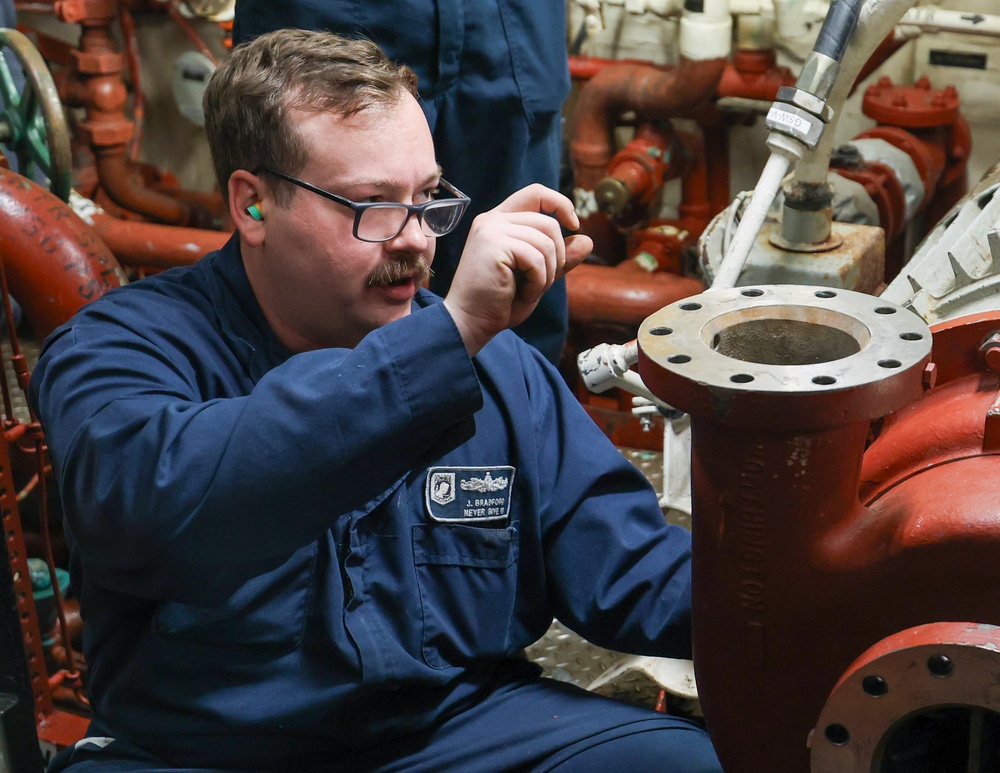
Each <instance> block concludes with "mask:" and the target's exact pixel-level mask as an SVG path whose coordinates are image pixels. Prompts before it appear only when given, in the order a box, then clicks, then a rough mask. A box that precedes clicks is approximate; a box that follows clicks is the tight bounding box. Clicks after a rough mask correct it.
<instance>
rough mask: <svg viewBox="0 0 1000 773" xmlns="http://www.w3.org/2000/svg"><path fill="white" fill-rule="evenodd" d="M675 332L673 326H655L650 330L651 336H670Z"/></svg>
mask: <svg viewBox="0 0 1000 773" xmlns="http://www.w3.org/2000/svg"><path fill="white" fill-rule="evenodd" d="M673 332H674V329H673V328H670V327H654V328H653V329H652V330H650V331H649V334H650V335H651V336H668V335H670V334H671V333H673Z"/></svg>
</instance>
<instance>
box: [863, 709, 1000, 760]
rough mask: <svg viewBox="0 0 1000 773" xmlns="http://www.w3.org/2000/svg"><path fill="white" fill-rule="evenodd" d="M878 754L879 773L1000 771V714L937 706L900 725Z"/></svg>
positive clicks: (902, 721)
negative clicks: (999, 769) (999, 768)
mask: <svg viewBox="0 0 1000 773" xmlns="http://www.w3.org/2000/svg"><path fill="white" fill-rule="evenodd" d="M880 746H881V753H876V758H875V759H874V760H873V762H874V763H875V764H874V765H873V766H872V770H873V771H875V773H912V771H934V773H968V771H970V770H976V771H987V770H997V769H998V768H997V766H998V765H1000V714H997V713H996V712H995V711H991V710H989V709H985V708H979V707H972V706H956V705H946V706H935V707H933V708H926V709H923V710H920V711H917V712H914V713H913V714H910V715H909V716H908V717H905V718H903V719H902V720H900V721H899V722H898V723H896V725H895V726H894V727H893V728H892V729H891V730H890V731H889V732H888V733H886V736H885V738H884V739H883V740H882V742H881V744H880Z"/></svg>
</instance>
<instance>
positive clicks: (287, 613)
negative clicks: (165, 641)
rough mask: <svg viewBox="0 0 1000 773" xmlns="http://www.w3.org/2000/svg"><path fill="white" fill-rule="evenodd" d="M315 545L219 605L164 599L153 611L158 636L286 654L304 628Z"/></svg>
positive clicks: (240, 589) (310, 589)
mask: <svg viewBox="0 0 1000 773" xmlns="http://www.w3.org/2000/svg"><path fill="white" fill-rule="evenodd" d="M317 550H318V548H317V545H316V543H313V544H312V545H307V546H306V547H304V548H301V549H300V550H298V551H297V552H296V553H294V554H293V555H292V557H291V558H290V559H289V560H288V561H286V562H285V563H284V564H282V565H281V566H279V567H278V568H277V569H273V570H272V571H270V572H266V573H265V574H261V575H258V576H257V577H254V578H252V579H250V580H248V581H247V582H245V583H243V585H241V586H240V588H239V589H238V590H237V591H236V592H235V593H234V594H233V595H232V596H230V597H229V598H228V599H227V600H226V602H225V603H224V604H222V605H221V606H213V607H202V606H195V605H193V604H181V603H178V602H167V603H165V604H163V605H162V606H161V607H160V608H159V610H157V612H156V617H155V625H156V630H157V632H158V633H159V634H160V635H161V636H164V637H167V638H171V639H179V640H184V641H191V642H198V643H201V644H214V645H219V646H223V647H230V648H231V647H240V646H249V647H262V648H266V649H269V650H274V651H276V652H286V651H290V650H292V649H294V648H295V647H297V646H298V644H299V642H300V641H301V640H302V636H303V633H304V631H305V622H306V613H307V610H308V608H309V604H310V600H311V594H312V588H313V586H314V583H313V576H314V574H315V571H316V553H317Z"/></svg>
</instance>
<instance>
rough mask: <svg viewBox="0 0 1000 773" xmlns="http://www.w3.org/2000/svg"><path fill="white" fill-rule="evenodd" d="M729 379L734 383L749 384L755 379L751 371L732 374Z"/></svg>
mask: <svg viewBox="0 0 1000 773" xmlns="http://www.w3.org/2000/svg"><path fill="white" fill-rule="evenodd" d="M729 380H730V381H732V382H733V383H734V384H749V383H750V382H751V381H753V376H751V375H750V374H749V373H737V374H736V375H735V376H730V377H729Z"/></svg>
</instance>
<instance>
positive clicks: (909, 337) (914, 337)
mask: <svg viewBox="0 0 1000 773" xmlns="http://www.w3.org/2000/svg"><path fill="white" fill-rule="evenodd" d="M899 337H900V338H902V339H903V340H904V341H923V340H924V337H923V336H922V335H920V333H900V334H899Z"/></svg>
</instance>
